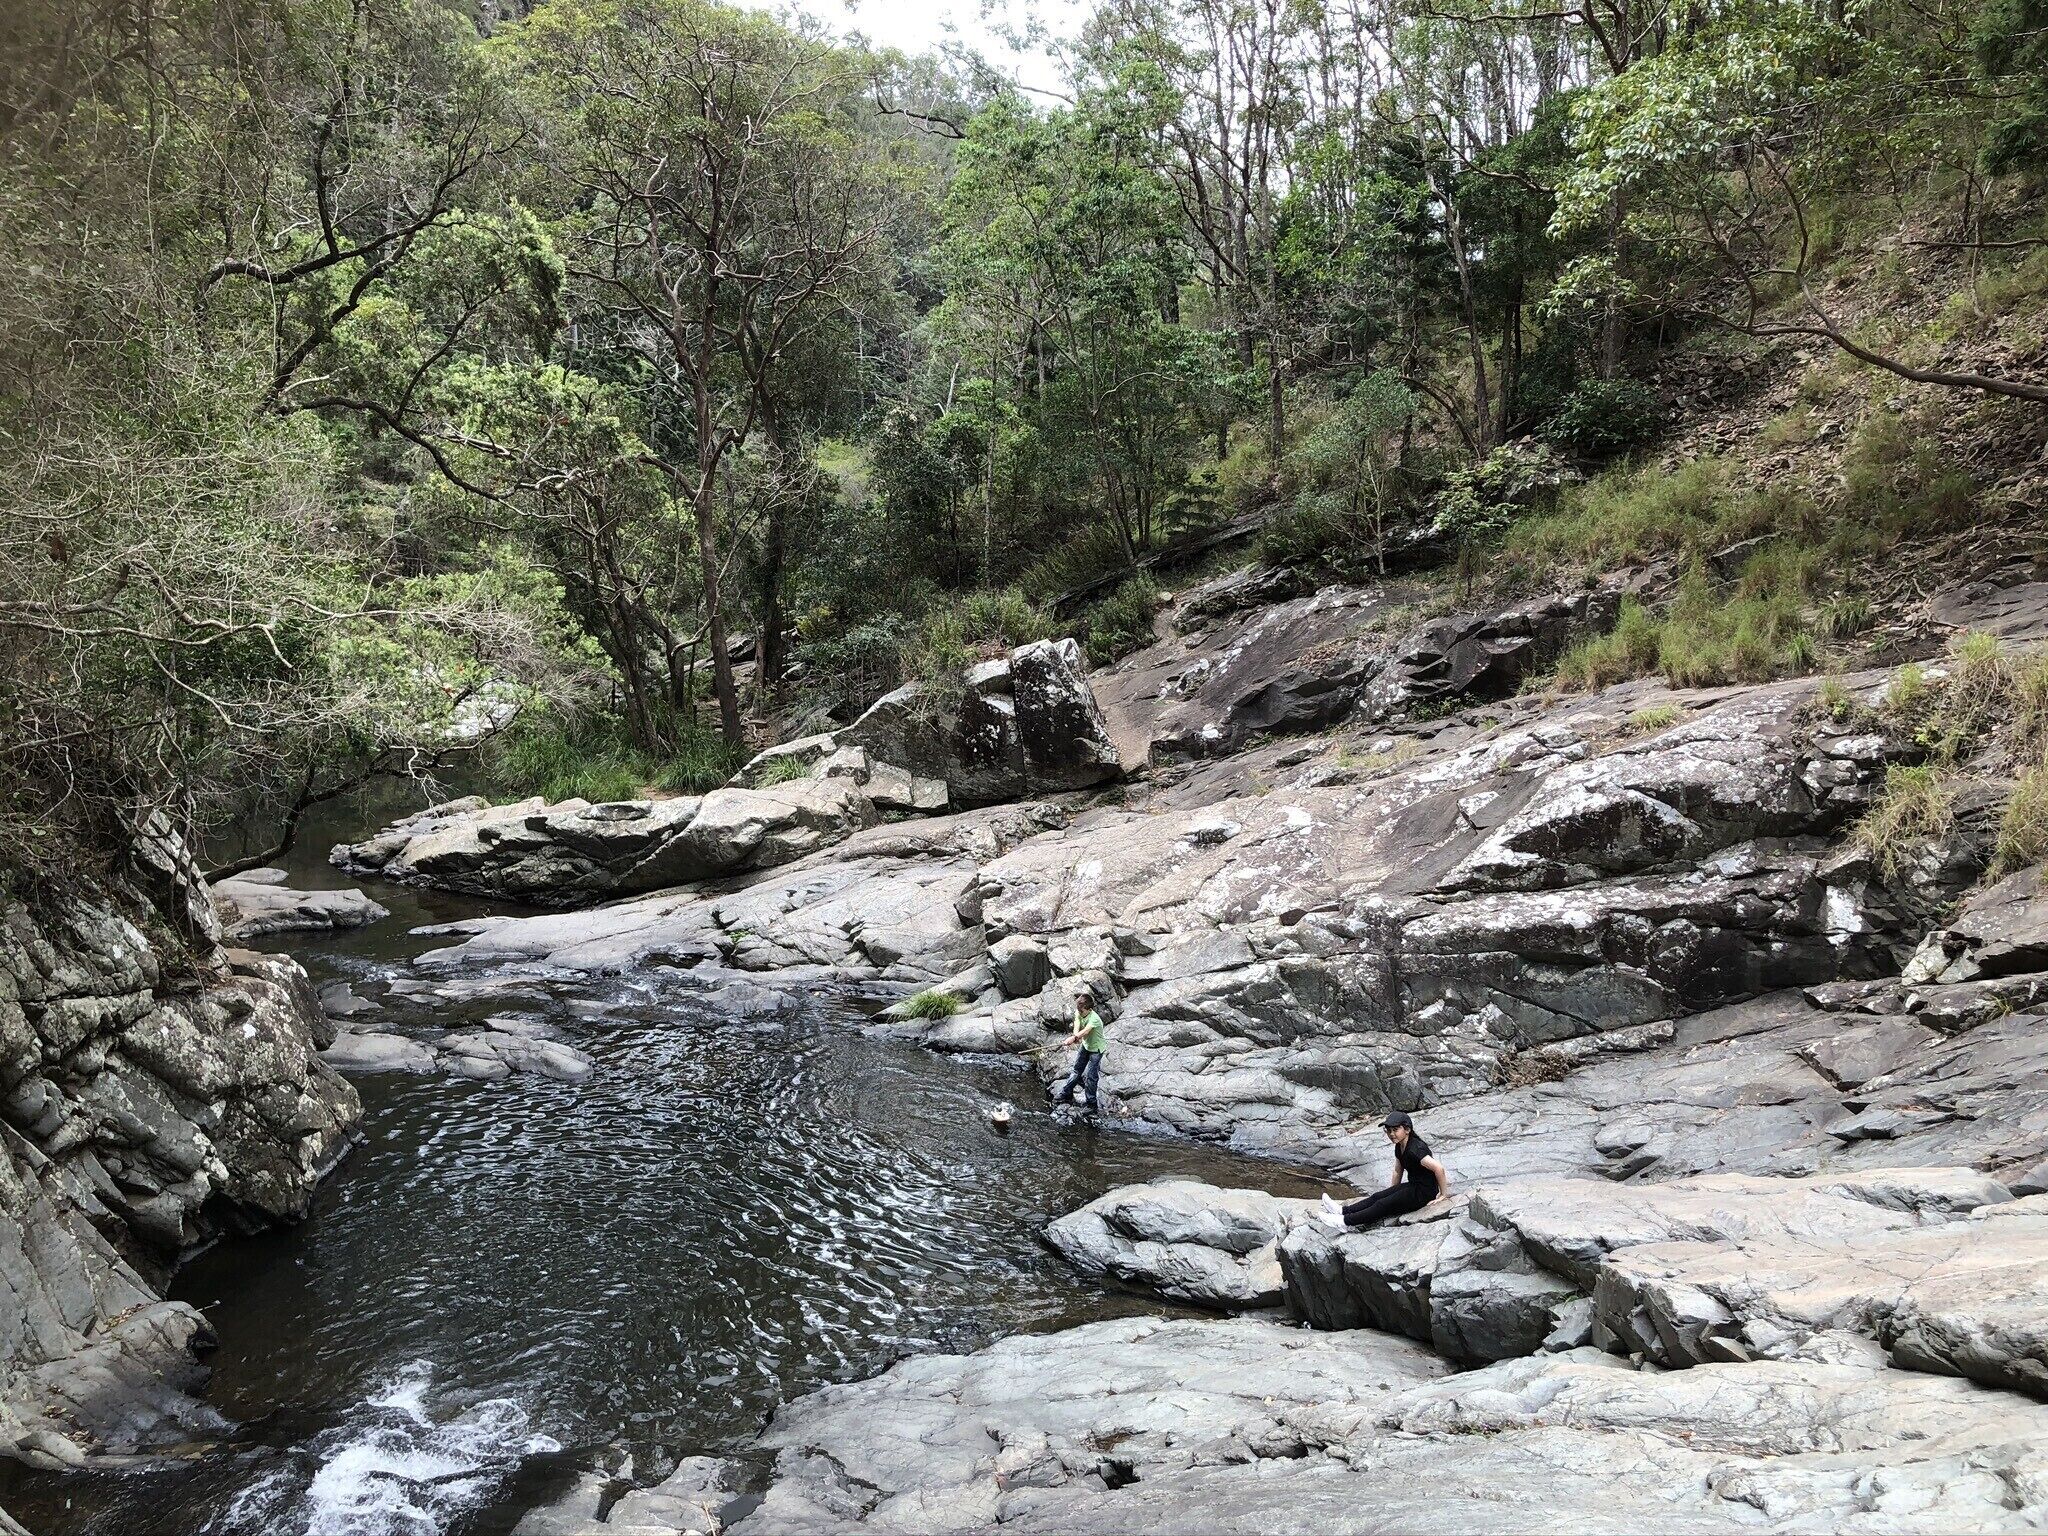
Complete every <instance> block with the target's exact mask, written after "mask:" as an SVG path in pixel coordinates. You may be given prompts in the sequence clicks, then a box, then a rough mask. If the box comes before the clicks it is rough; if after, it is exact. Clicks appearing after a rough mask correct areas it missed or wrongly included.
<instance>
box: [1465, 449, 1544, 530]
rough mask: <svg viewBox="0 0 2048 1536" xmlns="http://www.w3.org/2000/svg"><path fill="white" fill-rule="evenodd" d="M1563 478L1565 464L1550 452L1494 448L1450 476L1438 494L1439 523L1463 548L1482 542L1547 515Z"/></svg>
mask: <svg viewBox="0 0 2048 1536" xmlns="http://www.w3.org/2000/svg"><path fill="white" fill-rule="evenodd" d="M1563 480H1564V474H1563V468H1562V466H1561V465H1559V464H1558V462H1557V460H1556V459H1555V457H1554V456H1552V455H1551V454H1550V453H1549V452H1548V451H1547V450H1542V449H1537V450H1533V451H1532V450H1530V449H1526V448H1520V447H1506V448H1496V449H1495V450H1494V451H1493V452H1492V453H1491V454H1489V455H1487V457H1486V458H1485V459H1484V460H1483V461H1482V462H1481V463H1479V464H1477V465H1475V466H1473V467H1471V468H1467V469H1460V470H1457V471H1455V472H1454V473H1452V474H1451V475H1450V477H1449V478H1448V480H1447V481H1446V483H1445V485H1444V489H1443V490H1442V492H1441V493H1440V494H1439V495H1438V496H1437V501H1436V511H1437V522H1438V524H1439V526H1441V527H1442V528H1443V529H1444V530H1445V531H1446V532H1448V533H1449V534H1451V535H1452V536H1453V537H1454V538H1455V539H1456V540H1457V541H1458V542H1459V543H1460V544H1474V543H1479V542H1483V541H1485V540H1487V539H1491V538H1494V537H1496V536H1498V535H1499V534H1501V533H1502V532H1504V531H1505V530H1507V529H1508V528H1509V527H1511V526H1513V525H1514V524H1515V523H1516V522H1517V521H1518V520H1519V519H1521V518H1524V517H1528V516H1540V515H1542V514H1543V513H1545V512H1546V511H1548V510H1549V508H1550V507H1551V505H1552V504H1553V503H1554V502H1555V501H1556V499H1557V494H1558V488H1559V486H1560V485H1561V484H1562V483H1563Z"/></svg>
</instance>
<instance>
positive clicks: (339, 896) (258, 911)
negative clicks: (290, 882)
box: [213, 869, 391, 942]
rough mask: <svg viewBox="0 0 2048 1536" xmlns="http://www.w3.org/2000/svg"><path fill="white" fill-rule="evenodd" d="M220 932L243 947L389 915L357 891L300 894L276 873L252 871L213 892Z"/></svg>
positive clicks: (363, 923)
mask: <svg viewBox="0 0 2048 1536" xmlns="http://www.w3.org/2000/svg"><path fill="white" fill-rule="evenodd" d="M213 899H214V901H215V903H216V904H217V905H218V906H219V908H220V917H221V932H222V934H223V935H224V936H225V937H227V938H228V939H231V940H234V941H236V942H243V941H246V940H249V939H254V938H261V937H263V936H264V935H265V934H272V933H338V932H342V931H344V930H346V929H350V928H362V927H366V926H368V925H369V924H371V923H374V922H376V921H378V920H379V919H380V918H385V917H389V916H390V915H391V914H390V912H389V911H388V910H387V909H386V908H384V907H382V906H379V905H378V904H377V903H376V902H374V901H372V900H371V899H370V898H369V897H367V896H365V895H364V894H363V893H362V892H361V891H353V890H348V891H299V890H293V889H292V888H291V887H290V886H287V885H286V884H285V883H284V871H283V870H281V869H253V870H250V871H249V872H248V873H247V874H243V875H236V876H234V877H233V878H232V879H228V880H221V881H218V882H216V883H215V885H214V887H213Z"/></svg>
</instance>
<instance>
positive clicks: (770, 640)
mask: <svg viewBox="0 0 2048 1536" xmlns="http://www.w3.org/2000/svg"><path fill="white" fill-rule="evenodd" d="M782 561H783V513H782V497H781V496H780V495H777V496H774V497H771V498H770V499H769V502H768V531H767V533H766V534H765V535H763V537H762V541H761V594H760V597H761V634H760V637H759V638H758V639H756V640H755V641H754V686H755V687H756V688H758V689H759V690H760V692H761V694H762V696H763V697H772V696H773V694H774V693H775V689H776V685H777V684H778V683H779V682H780V681H781V680H782Z"/></svg>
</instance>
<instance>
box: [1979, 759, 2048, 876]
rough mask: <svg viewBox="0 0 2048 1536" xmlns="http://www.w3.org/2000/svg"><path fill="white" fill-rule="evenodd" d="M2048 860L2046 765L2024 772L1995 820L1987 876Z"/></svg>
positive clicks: (2047, 771)
mask: <svg viewBox="0 0 2048 1536" xmlns="http://www.w3.org/2000/svg"><path fill="white" fill-rule="evenodd" d="M2044 857H2048V764H2039V763H2037V764H2036V765H2035V766H2033V767H2031V768H2028V769H2025V770H2024V771H2022V772H2021V774H2020V776H2019V778H2018V779H2017V780H2015V781H2014V783H2013V787H2012V794H2011V795H2010V796H2008V797H2007V799H2006V802H2005V809H2004V810H2003V811H2002V812H2001V813H2000V814H1999V818H1998V839H1997V842H1996V843H1995V845H1994V847H1993V852H1992V856H1991V873H1992V874H1993V875H1994V876H2000V875H2009V874H2011V873H2012V872H2013V871H2014V870H2016V869H2025V868H2026V867H2027V866H2028V865H2029V864H2038V863H2040V862H2041V860H2042V859H2043V858H2044Z"/></svg>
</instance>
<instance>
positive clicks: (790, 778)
mask: <svg viewBox="0 0 2048 1536" xmlns="http://www.w3.org/2000/svg"><path fill="white" fill-rule="evenodd" d="M816 766H817V764H815V763H807V762H805V761H804V760H803V759H802V758H800V757H778V758H775V759H773V760H772V761H770V763H769V764H768V766H767V767H766V768H763V769H762V770H761V776H760V778H759V779H757V780H756V781H755V782H756V784H757V786H758V787H759V788H761V789H767V788H768V787H769V786H771V785H775V784H789V783H793V782H795V781H796V780H797V779H808V778H809V777H810V776H811V770H812V769H813V768H815V767H816Z"/></svg>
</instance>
